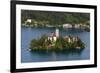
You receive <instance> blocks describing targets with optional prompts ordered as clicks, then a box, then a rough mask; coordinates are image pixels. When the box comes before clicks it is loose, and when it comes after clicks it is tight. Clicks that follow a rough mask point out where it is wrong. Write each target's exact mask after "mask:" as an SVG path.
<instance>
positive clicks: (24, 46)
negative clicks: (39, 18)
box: [21, 27, 90, 63]
mask: <svg viewBox="0 0 100 73" xmlns="http://www.w3.org/2000/svg"><path fill="white" fill-rule="evenodd" d="M54 31H55V28H26V27H22V28H21V62H22V63H25V62H26V63H27V62H45V61H64V60H66V61H67V60H86V59H89V58H90V32H86V31H82V30H76V29H69V30H68V29H67V30H65V29H62V28H59V31H60V35H62V36H65V35H74V36H78V37H80V39H81V40H82V41H83V42H84V43H85V44H86V47H85V49H83V50H82V51H81V52H73V51H71V52H65V53H55V52H52V53H50V52H30V51H28V49H29V44H30V41H31V40H32V39H38V38H40V37H41V36H42V35H44V34H47V35H49V34H50V33H51V32H54Z"/></svg>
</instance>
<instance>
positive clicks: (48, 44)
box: [30, 35, 85, 52]
mask: <svg viewBox="0 0 100 73" xmlns="http://www.w3.org/2000/svg"><path fill="white" fill-rule="evenodd" d="M52 38H53V39H50V37H48V36H46V35H43V36H42V37H41V38H40V39H33V40H32V41H31V43H30V50H31V51H55V52H59V51H60V52H61V51H64V50H75V49H77V50H82V49H84V48H85V44H84V43H83V42H82V41H81V40H80V39H79V37H77V36H76V37H75V36H65V37H61V36H60V37H58V38H57V39H56V37H52Z"/></svg>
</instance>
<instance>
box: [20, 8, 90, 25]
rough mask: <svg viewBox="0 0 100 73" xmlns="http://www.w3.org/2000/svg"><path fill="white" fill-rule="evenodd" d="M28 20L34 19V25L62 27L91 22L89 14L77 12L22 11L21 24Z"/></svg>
mask: <svg viewBox="0 0 100 73" xmlns="http://www.w3.org/2000/svg"><path fill="white" fill-rule="evenodd" d="M27 19H32V24H34V22H37V23H38V24H49V25H62V24H66V23H70V24H79V23H82V24H83V23H87V22H88V21H89V20H90V14H89V13H75V12H52V11H33V10H21V23H25V21H26V20H27Z"/></svg>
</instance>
